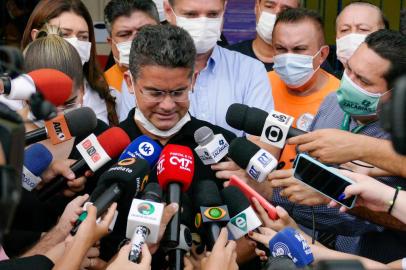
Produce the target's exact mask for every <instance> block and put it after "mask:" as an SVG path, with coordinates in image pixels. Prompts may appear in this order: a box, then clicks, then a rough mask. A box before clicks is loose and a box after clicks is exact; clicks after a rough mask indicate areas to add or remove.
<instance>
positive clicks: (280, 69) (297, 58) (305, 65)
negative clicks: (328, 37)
mask: <svg viewBox="0 0 406 270" xmlns="http://www.w3.org/2000/svg"><path fill="white" fill-rule="evenodd" d="M320 51H321V49H320V50H319V51H318V52H317V53H316V54H315V55H314V56H312V55H302V54H294V53H285V54H280V55H276V56H275V57H274V66H273V68H274V70H275V72H276V73H277V74H278V75H279V77H280V78H281V79H282V80H283V81H284V82H285V84H286V85H287V86H288V87H291V88H299V87H301V86H303V85H304V84H306V83H307V82H308V81H309V80H310V79H311V78H312V77H313V74H314V73H315V72H316V71H317V70H318V69H319V68H320V66H319V67H318V68H317V69H316V70H314V69H313V59H314V58H315V57H316V56H317V55H318V54H319V53H320Z"/></svg>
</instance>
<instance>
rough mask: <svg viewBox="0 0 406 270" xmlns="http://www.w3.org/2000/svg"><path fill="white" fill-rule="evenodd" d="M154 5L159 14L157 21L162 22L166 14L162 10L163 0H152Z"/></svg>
mask: <svg viewBox="0 0 406 270" xmlns="http://www.w3.org/2000/svg"><path fill="white" fill-rule="evenodd" d="M153 1H154V3H155V5H156V9H157V10H158V14H159V21H161V22H163V21H165V20H166V16H165V11H164V0H153Z"/></svg>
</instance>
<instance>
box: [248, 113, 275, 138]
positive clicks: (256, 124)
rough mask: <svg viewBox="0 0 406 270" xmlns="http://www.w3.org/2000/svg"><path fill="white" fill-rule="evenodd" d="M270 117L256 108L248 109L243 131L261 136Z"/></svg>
mask: <svg viewBox="0 0 406 270" xmlns="http://www.w3.org/2000/svg"><path fill="white" fill-rule="evenodd" d="M268 115H269V114H268V113H267V112H266V111H264V110H261V109H258V108H255V107H252V108H248V110H247V114H246V116H245V119H244V128H243V130H244V131H245V132H246V133H248V134H251V135H255V136H261V134H262V129H263V128H264V125H265V121H266V118H267V117H268Z"/></svg>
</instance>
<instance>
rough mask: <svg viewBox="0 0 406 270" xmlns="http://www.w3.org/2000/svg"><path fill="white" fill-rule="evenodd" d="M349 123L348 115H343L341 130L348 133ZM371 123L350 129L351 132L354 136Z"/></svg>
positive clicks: (349, 117)
mask: <svg viewBox="0 0 406 270" xmlns="http://www.w3.org/2000/svg"><path fill="white" fill-rule="evenodd" d="M374 122H375V121H374ZM350 123H351V116H350V115H349V114H348V113H344V119H343V122H342V123H341V130H345V131H350ZM371 123H373V122H371ZM371 123H368V124H365V125H360V126H357V127H355V128H353V129H351V132H352V133H355V134H357V133H360V132H361V130H363V129H364V128H366V127H367V126H368V125H369V124H371Z"/></svg>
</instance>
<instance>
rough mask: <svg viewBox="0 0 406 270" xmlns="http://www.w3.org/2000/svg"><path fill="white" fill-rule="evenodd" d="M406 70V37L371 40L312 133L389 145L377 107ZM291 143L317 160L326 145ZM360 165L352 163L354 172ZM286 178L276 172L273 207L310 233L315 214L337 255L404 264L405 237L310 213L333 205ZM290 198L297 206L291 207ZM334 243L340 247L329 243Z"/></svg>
mask: <svg viewBox="0 0 406 270" xmlns="http://www.w3.org/2000/svg"><path fill="white" fill-rule="evenodd" d="M405 69H406V39H405V38H404V36H402V34H400V33H398V32H394V31H390V30H379V31H377V32H375V33H372V34H370V35H369V36H368V37H367V39H366V41H365V42H364V43H362V44H361V45H360V47H359V48H358V49H357V50H356V51H355V53H354V55H353V56H352V57H351V58H350V59H349V61H348V63H347V69H346V70H345V72H344V76H343V79H342V80H341V86H340V88H339V89H338V91H337V92H336V93H333V94H330V95H329V96H327V98H326V99H325V100H324V101H323V103H322V105H321V106H320V109H319V112H318V113H317V115H316V117H315V119H314V121H313V124H312V126H311V127H310V130H312V131H313V130H318V129H326V128H329V129H333V128H335V129H341V130H342V131H341V132H340V131H339V130H338V131H337V132H339V134H341V133H346V132H351V133H357V134H363V135H367V136H371V137H375V138H380V139H389V136H390V135H389V134H388V133H387V132H385V131H384V130H382V129H381V128H380V125H379V123H378V121H377V120H378V117H377V107H378V103H379V100H380V99H383V98H387V97H388V95H390V91H391V89H392V88H393V84H394V82H395V80H396V79H397V78H398V77H399V76H401V75H402V74H404V70H405ZM344 131H346V132H344ZM304 136H307V135H303V137H304ZM341 136H345V134H344V135H342V134H341ZM303 137H302V138H303ZM290 142H291V143H299V146H298V149H299V151H301V152H308V153H309V154H310V155H312V156H314V157H316V158H318V157H319V156H320V155H321V154H322V152H321V150H322V148H323V145H324V143H325V140H324V139H323V138H322V137H318V139H316V140H312V141H305V140H301V139H300V137H298V138H295V139H291V140H290ZM332 147H333V146H332ZM335 147H336V148H337V149H339V148H343V147H346V145H345V144H338V145H335ZM348 151H349V155H353V153H350V152H351V151H353V150H351V149H349V150H348ZM333 153H334V151H333ZM332 155H334V154H332ZM358 164H359V163H358V162H354V163H351V167H352V170H354V168H355V167H356V165H358ZM337 165H339V164H337ZM364 170H365V168H364ZM282 174H284V173H283V172H274V173H272V174H271V175H270V176H269V180H271V185H272V186H273V187H274V188H277V189H275V190H274V192H273V198H272V201H274V202H275V203H276V204H279V205H283V206H284V207H285V209H287V210H290V211H291V215H292V217H293V218H294V219H295V220H296V221H297V222H298V223H300V224H302V225H305V226H306V227H308V228H311V224H312V211H314V214H315V221H316V228H317V230H319V233H321V234H323V236H326V237H322V238H324V239H327V238H328V239H329V241H327V242H328V243H330V244H332V243H334V242H335V245H334V247H335V248H336V249H337V250H340V251H344V252H348V253H355V254H358V255H361V256H365V257H368V258H371V259H374V260H377V261H380V262H384V263H387V262H390V261H394V260H397V259H399V258H402V256H403V255H404V254H405V253H406V248H405V246H404V245H403V244H402V243H404V241H405V239H406V233H405V232H400V231H396V230H392V229H388V228H384V227H381V226H377V225H375V224H373V223H369V222H367V221H365V220H363V219H360V218H357V217H356V216H353V215H350V214H340V213H339V212H338V209H329V208H327V207H326V206H325V205H320V206H315V207H314V208H310V207H309V206H312V205H318V204H324V203H327V202H328V201H329V200H325V201H324V202H323V200H321V201H319V202H311V200H313V201H314V200H315V199H316V198H318V197H319V195H317V193H316V194H314V192H312V191H309V188H306V187H304V186H303V185H302V184H300V182H298V181H297V180H296V181H295V179H294V178H293V177H290V178H289V176H288V175H287V174H285V175H284V176H282ZM290 176H291V175H290ZM283 178H284V179H283ZM378 180H379V181H381V182H383V183H385V184H388V185H391V186H397V185H398V186H402V187H403V188H404V187H406V181H405V179H404V178H401V177H396V176H392V177H379V178H378ZM280 188H282V189H280ZM282 196H283V197H282ZM287 198H288V199H289V201H291V202H295V203H296V204H292V203H291V202H288V200H287ZM299 204H302V205H299ZM303 204H304V205H308V206H303ZM331 239H336V241H330V240H331ZM382 247H385V248H382Z"/></svg>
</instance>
